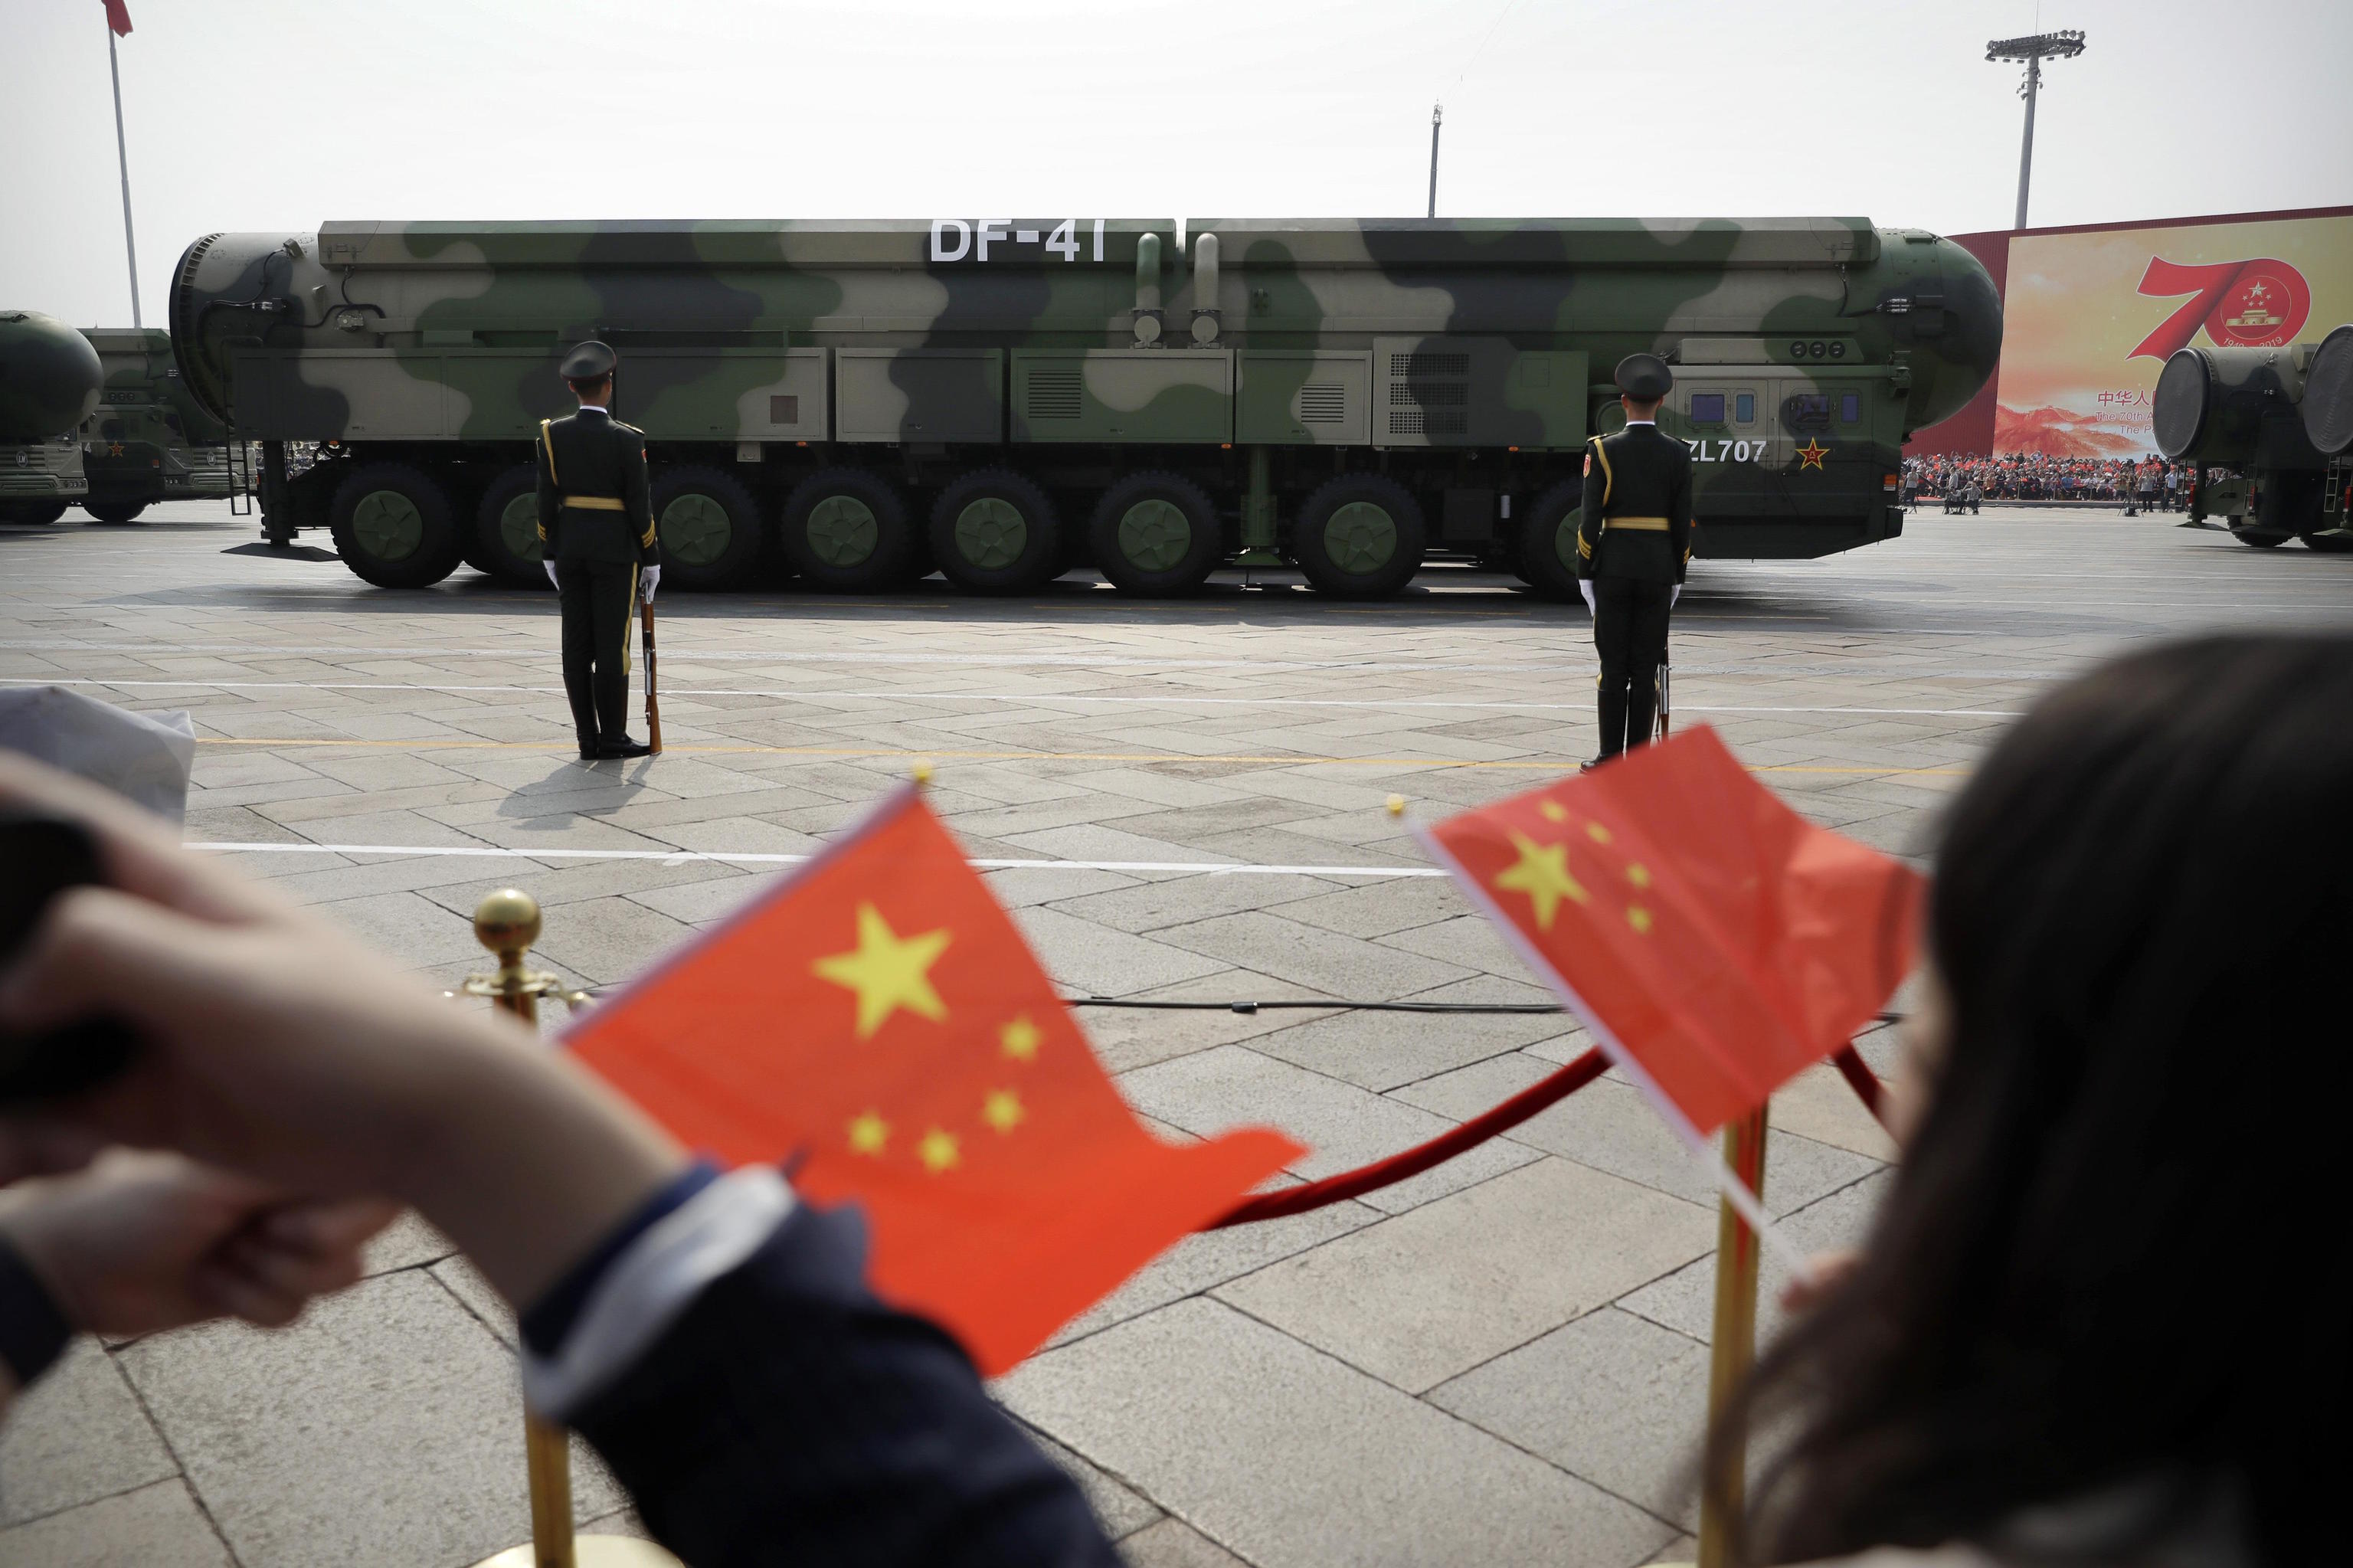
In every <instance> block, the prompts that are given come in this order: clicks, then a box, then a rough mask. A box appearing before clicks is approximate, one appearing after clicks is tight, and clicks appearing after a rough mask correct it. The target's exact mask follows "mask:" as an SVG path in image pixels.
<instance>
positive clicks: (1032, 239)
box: [1013, 228, 1038, 245]
mask: <svg viewBox="0 0 2353 1568" xmlns="http://www.w3.org/2000/svg"><path fill="white" fill-rule="evenodd" d="M1013 238H1016V239H1018V240H1019V241H1020V242H1021V243H1022V244H1024V245H1035V244H1037V243H1038V231H1037V230H1036V229H1034V228H1017V229H1015V230H1014V231H1013Z"/></svg>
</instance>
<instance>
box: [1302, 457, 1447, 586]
mask: <svg viewBox="0 0 2353 1568" xmlns="http://www.w3.org/2000/svg"><path fill="white" fill-rule="evenodd" d="M1429 537H1430V525H1429V524H1428V523H1426V522H1425V521H1424V520H1423V518H1422V514H1421V503H1419V502H1418V501H1416V500H1415V499H1414V498H1413V493H1412V492H1410V491H1409V490H1408V489H1406V487H1405V486H1403V485H1401V484H1399V483H1398V482H1397V481H1395V480H1393V479H1389V478H1388V477H1386V476H1384V475H1381V474H1377V473H1345V474H1342V475H1341V476H1340V477H1338V478H1337V479H1327V480H1325V481H1324V482H1323V483H1322V484H1320V485H1317V486H1316V487H1315V489H1314V492H1313V493H1311V494H1310V495H1309V496H1308V497H1307V503H1306V504H1305V505H1304V506H1302V507H1301V508H1300V509H1299V521H1298V523H1297V524H1295V525H1294V526H1293V529H1292V535H1291V554H1292V558H1293V560H1295V561H1297V562H1298V563H1299V569H1300V570H1301V571H1303V572H1304V573H1306V574H1307V580H1308V581H1309V582H1310V583H1312V584H1314V587H1315V591H1316V592H1318V593H1325V594H1330V595H1331V596H1332V597H1333V598H1335V599H1387V598H1388V596H1389V595H1391V594H1393V593H1395V592H1397V591H1398V589H1399V588H1403V587H1405V585H1406V584H1408V583H1409V582H1411V581H1412V580H1413V574H1414V573H1416V572H1418V571H1419V570H1420V569H1421V553H1422V550H1423V548H1424V546H1425V545H1426V543H1427V541H1428V540H1429Z"/></svg>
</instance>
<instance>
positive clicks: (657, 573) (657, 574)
mask: <svg viewBox="0 0 2353 1568" xmlns="http://www.w3.org/2000/svg"><path fill="white" fill-rule="evenodd" d="M659 587H661V568H660V567H646V568H645V569H644V570H642V571H640V572H638V602H639V603H640V604H651V603H653V601H654V589H656V588H659Z"/></svg>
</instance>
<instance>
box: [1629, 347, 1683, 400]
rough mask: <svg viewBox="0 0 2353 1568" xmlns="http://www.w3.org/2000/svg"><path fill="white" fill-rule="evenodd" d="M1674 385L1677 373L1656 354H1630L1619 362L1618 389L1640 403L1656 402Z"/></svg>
mask: <svg viewBox="0 0 2353 1568" xmlns="http://www.w3.org/2000/svg"><path fill="white" fill-rule="evenodd" d="M1674 385H1675V373H1674V372H1673V371H1672V370H1669V369H1668V368H1667V362H1666V361H1665V360H1663V359H1661V358H1660V357H1659V356H1658V355H1655V354H1630V355H1627V356H1626V357H1625V358H1623V359H1621V360H1620V361H1619V362H1618V390H1619V391H1620V392H1623V393H1624V394H1626V396H1627V397H1631V398H1633V399H1634V400H1635V401H1636V402H1638V403H1655V402H1657V401H1658V400H1659V399H1660V398H1662V397H1665V396H1666V395H1667V394H1668V393H1669V392H1671V391H1672V390H1673V389H1674Z"/></svg>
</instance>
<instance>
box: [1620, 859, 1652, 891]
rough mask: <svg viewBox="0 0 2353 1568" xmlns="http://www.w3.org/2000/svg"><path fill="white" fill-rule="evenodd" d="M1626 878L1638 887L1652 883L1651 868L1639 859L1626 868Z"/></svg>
mask: <svg viewBox="0 0 2353 1568" xmlns="http://www.w3.org/2000/svg"><path fill="white" fill-rule="evenodd" d="M1626 880H1627V881H1629V882H1630V883H1632V884H1633V885H1635V886H1637V887H1648V886H1650V885H1651V868H1650V867H1648V866H1646V865H1643V864H1642V863H1640V862H1639V861H1638V862H1636V863H1634V864H1632V865H1630V866H1628V867H1627V868H1626Z"/></svg>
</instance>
